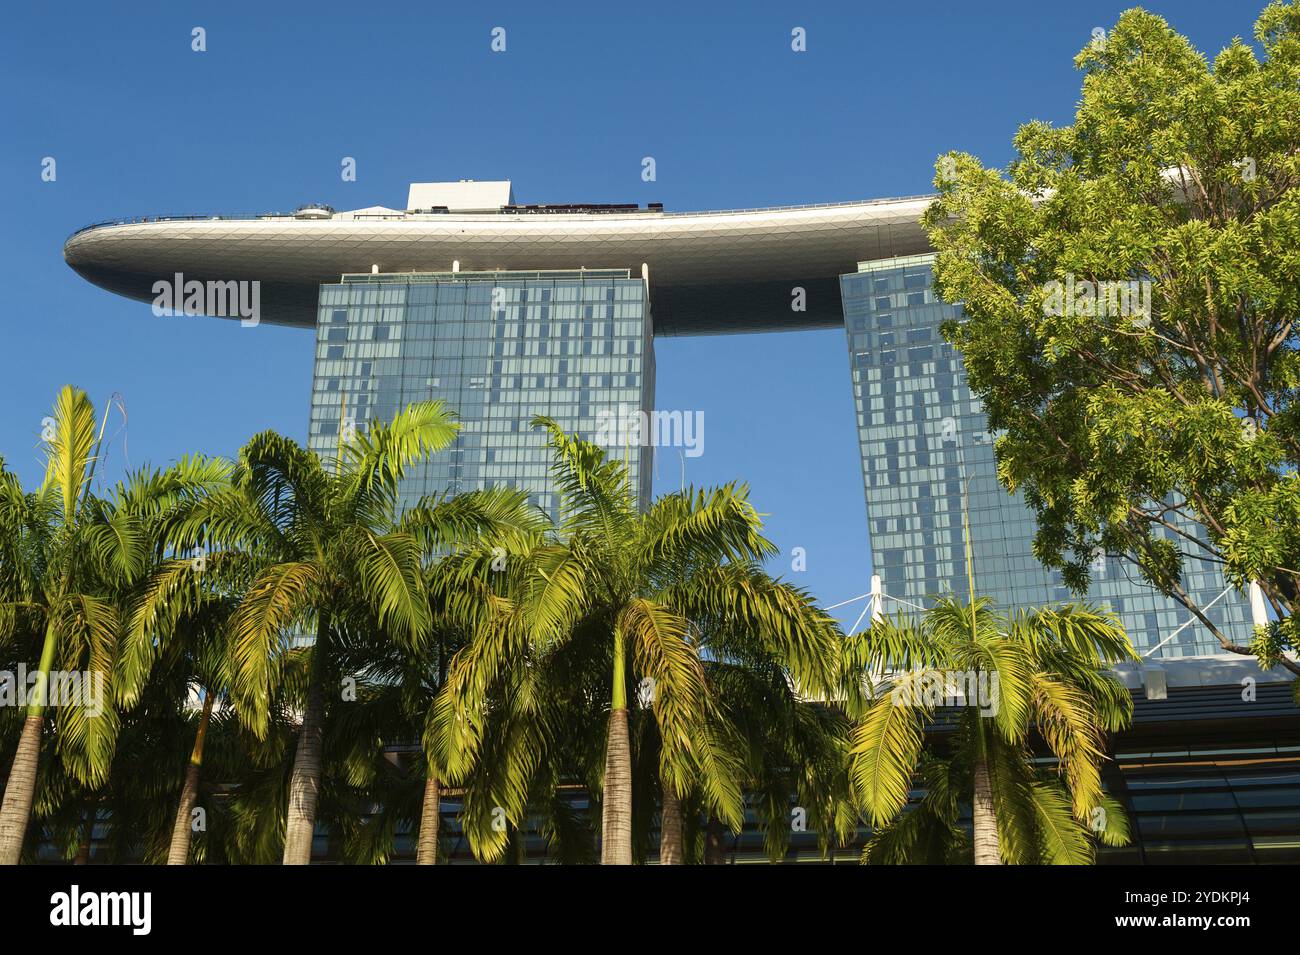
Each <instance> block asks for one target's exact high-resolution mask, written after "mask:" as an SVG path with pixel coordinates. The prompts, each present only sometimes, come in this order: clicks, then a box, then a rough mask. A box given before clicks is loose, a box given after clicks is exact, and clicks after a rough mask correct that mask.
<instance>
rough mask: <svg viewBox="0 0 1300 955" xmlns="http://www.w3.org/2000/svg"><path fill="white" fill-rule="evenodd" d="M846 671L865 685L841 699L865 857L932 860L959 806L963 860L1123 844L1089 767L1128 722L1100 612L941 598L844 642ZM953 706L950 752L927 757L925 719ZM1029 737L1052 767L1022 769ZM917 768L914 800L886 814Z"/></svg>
mask: <svg viewBox="0 0 1300 955" xmlns="http://www.w3.org/2000/svg"><path fill="white" fill-rule="evenodd" d="M846 653H847V656H848V661H849V663H848V671H849V672H851V673H855V674H858V675H859V677H861V678H862V679H864V680H866V681H867V682H870V674H873V673H875V674H881V673H883V674H885V675H884V676H883V677H881V678H880V679H879V680H877V681H876V682H875V683H874V685H871V686H869V687H868V688H867V689H866V690H865V691H862V692H860V693H859V692H858V691H853V692H851V693H850V707H851V711H852V712H854V714H855V716H856V717H857V719H856V724H855V726H854V728H853V733H852V741H851V748H850V754H849V758H850V763H849V772H850V780H851V785H852V791H853V795H854V797H855V799H856V801H857V803H858V805H859V806H860V807H861V808H862V810H863V811H864V812H865V814H866V816H867V819H868V821H869V822H870V823H871V824H872V825H873V826H875V827H878V828H879V829H880V830H881V831H879V832H878V833H877V834H876V836H875V837H874V839H873V841H872V843H871V845H870V846H869V848H868V852H867V856H868V858H871V859H874V860H877V861H880V860H888V861H901V860H902V859H905V858H907V857H909V855H910V854H911V853H913V852H920V853H922V854H928V857H930V858H933V857H934V853H936V852H938V853H939V854H940V855H942V854H944V853H945V852H947V851H949V850H950V849H951V848H952V845H953V843H954V841H955V839H956V819H957V808H956V807H957V803H958V801H960V799H962V798H964V797H967V796H968V797H969V799H970V801H971V805H972V824H973V839H972V842H973V853H974V862H975V864H977V865H996V864H999V863H1000V862H1004V861H1005V862H1011V863H1025V862H1035V861H1046V862H1051V863H1076V864H1077V863H1083V862H1088V861H1090V860H1091V858H1092V840H1091V839H1090V838H1089V834H1090V833H1091V834H1094V835H1097V836H1098V837H1099V838H1100V839H1101V840H1102V841H1103V842H1107V843H1108V844H1123V842H1124V841H1126V840H1127V830H1126V826H1125V822H1124V817H1123V812H1122V810H1121V809H1120V807H1119V805H1118V803H1116V802H1115V801H1114V800H1111V799H1109V797H1107V796H1106V794H1105V792H1104V790H1103V789H1102V784H1101V771H1100V766H1101V763H1102V762H1103V760H1104V759H1105V734H1107V733H1112V732H1115V731H1117V730H1120V729H1122V728H1123V727H1124V726H1126V725H1127V723H1128V721H1129V719H1130V717H1131V713H1132V701H1131V699H1130V697H1129V694H1128V692H1127V691H1126V690H1125V689H1124V687H1123V686H1122V685H1121V684H1120V683H1119V682H1118V681H1117V680H1116V679H1115V678H1114V676H1113V675H1112V674H1111V672H1110V671H1109V669H1108V665H1109V664H1112V663H1116V662H1119V661H1121V660H1131V659H1134V658H1135V654H1134V652H1133V649H1132V646H1131V645H1130V643H1129V640H1128V638H1127V636H1126V635H1125V634H1124V631H1123V629H1122V628H1121V627H1120V625H1119V623H1118V621H1117V620H1116V618H1115V617H1114V615H1113V614H1111V613H1110V612H1108V611H1101V610H1097V609H1094V608H1091V607H1086V606H1076V605H1064V606H1060V607H1054V608H1049V609H1042V610H1035V611H1018V612H1015V613H1012V614H999V613H997V612H996V611H995V610H994V608H993V607H992V605H991V604H990V602H989V601H988V600H987V599H985V598H978V599H976V600H974V601H973V602H972V603H969V604H967V603H963V602H961V601H959V600H958V599H957V598H955V597H953V596H951V595H947V596H944V597H942V598H940V599H939V600H938V601H937V603H936V604H935V605H934V606H933V607H932V608H931V609H930V610H929V611H927V612H926V614H925V615H924V617H923V618H922V619H921V620H920V621H919V622H916V623H911V622H907V621H905V620H901V619H900V620H898V621H888V620H882V621H878V622H877V623H875V624H874V625H873V626H872V627H871V629H870V630H868V631H867V632H866V633H864V634H862V635H861V636H859V637H855V638H853V639H852V640H850V641H849V642H848V644H847V645H846ZM945 702H947V703H953V702H956V703H957V707H956V709H957V716H956V724H957V729H956V732H955V734H953V736H952V739H951V742H950V746H949V748H950V750H951V754H950V755H948V756H947V757H939V756H936V755H934V754H932V753H927V752H926V749H925V746H926V742H925V740H926V732H927V728H928V727H929V724H930V723H931V721H932V720H933V719H934V718H935V717H936V715H937V714H938V711H939V710H940V708H941V707H943V705H944V704H945ZM1035 734H1036V735H1037V736H1038V737H1040V738H1041V740H1042V742H1043V744H1045V746H1046V748H1047V751H1048V752H1049V753H1050V754H1051V756H1052V757H1054V759H1055V763H1056V768H1055V770H1054V771H1052V772H1050V773H1044V772H1041V771H1039V770H1038V769H1036V768H1035V764H1034V753H1033V749H1032V744H1033V737H1034V736H1035ZM918 770H920V771H921V773H922V775H923V777H924V779H925V780H926V783H927V795H926V797H925V799H923V800H922V802H921V804H920V806H919V807H918V808H917V809H915V810H913V811H912V812H910V813H908V814H907V815H906V816H903V818H902V819H900V818H899V816H900V813H902V812H903V810H904V808H905V807H906V805H907V800H908V790H909V789H910V788H911V786H912V781H913V778H914V777H915V776H916V774H917V773H918Z"/></svg>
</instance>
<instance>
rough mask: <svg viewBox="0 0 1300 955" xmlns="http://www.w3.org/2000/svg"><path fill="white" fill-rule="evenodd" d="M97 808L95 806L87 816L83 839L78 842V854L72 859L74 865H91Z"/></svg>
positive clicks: (82, 832)
mask: <svg viewBox="0 0 1300 955" xmlns="http://www.w3.org/2000/svg"><path fill="white" fill-rule="evenodd" d="M96 815H97V810H96V809H95V807H94V806H91V807H90V811H89V813H88V814H87V816H86V824H85V825H84V826H82V828H81V841H80V842H78V843H77V855H76V857H75V858H74V859H73V860H72V864H73V865H90V843H91V840H92V839H93V838H94V837H95V816H96Z"/></svg>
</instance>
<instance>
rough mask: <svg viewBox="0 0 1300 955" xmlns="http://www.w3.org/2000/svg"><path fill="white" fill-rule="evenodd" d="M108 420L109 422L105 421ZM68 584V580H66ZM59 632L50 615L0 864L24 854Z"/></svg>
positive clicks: (7, 807)
mask: <svg viewBox="0 0 1300 955" xmlns="http://www.w3.org/2000/svg"><path fill="white" fill-rule="evenodd" d="M104 420H105V421H107V420H108V419H107V418H105V419H104ZM65 583H66V581H65ZM57 642H58V631H56V630H55V629H54V617H53V615H52V614H51V615H50V619H49V622H47V623H46V625H45V642H44V643H43V644H42V646H41V662H40V664H39V665H38V666H37V670H36V685H35V686H34V687H33V688H32V699H31V702H30V703H29V704H28V707H27V719H26V720H25V721H24V722H23V731H22V734H21V735H20V736H19V737H18V749H17V750H16V751H15V752H14V762H13V765H12V766H11V767H10V768H9V779H8V780H6V782H5V798H4V803H3V804H2V805H0V865H17V864H18V860H19V858H20V857H21V856H22V854H23V839H24V838H25V837H26V836H27V822H28V820H29V819H30V818H31V815H32V797H33V796H34V795H35V793H36V768H37V766H38V764H39V763H40V761H41V732H42V730H43V729H44V728H45V694H46V692H47V688H48V685H49V678H50V677H49V674H50V670H51V669H52V668H53V666H54V645H55V644H56V643H57Z"/></svg>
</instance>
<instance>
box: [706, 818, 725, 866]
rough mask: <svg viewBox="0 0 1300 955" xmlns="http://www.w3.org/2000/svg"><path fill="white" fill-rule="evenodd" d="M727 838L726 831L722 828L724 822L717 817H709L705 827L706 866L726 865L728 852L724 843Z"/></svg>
mask: <svg viewBox="0 0 1300 955" xmlns="http://www.w3.org/2000/svg"><path fill="white" fill-rule="evenodd" d="M725 838H726V835H725V830H724V829H723V827H722V820H720V819H718V818H717V817H716V816H709V821H708V823H707V824H706V825H705V827H704V864H705V865H726V864H727V850H726V848H725V847H724V846H723V844H722V841H723V839H725Z"/></svg>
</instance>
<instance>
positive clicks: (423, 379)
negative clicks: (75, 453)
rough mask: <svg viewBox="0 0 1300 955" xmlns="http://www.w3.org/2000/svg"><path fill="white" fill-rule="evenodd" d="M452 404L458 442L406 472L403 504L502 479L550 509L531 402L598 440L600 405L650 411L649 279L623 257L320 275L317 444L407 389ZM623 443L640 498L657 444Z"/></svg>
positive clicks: (376, 415)
mask: <svg viewBox="0 0 1300 955" xmlns="http://www.w3.org/2000/svg"><path fill="white" fill-rule="evenodd" d="M436 399H441V400H442V401H444V402H446V403H447V405H448V406H449V407H450V408H451V409H452V410H453V411H455V412H456V414H457V416H458V418H459V420H460V422H461V432H460V434H459V436H458V437H457V439H456V442H455V444H454V445H452V446H451V447H450V448H448V449H446V450H444V451H441V452H439V453H437V454H434V455H432V456H431V457H430V458H429V459H428V460H427V461H426V462H424V463H422V464H419V465H417V466H416V467H414V468H413V469H412V470H411V471H409V472H408V475H407V478H406V481H405V483H404V486H403V489H402V500H401V504H402V505H409V504H411V503H413V502H414V501H416V500H418V499H419V498H420V497H421V496H422V495H424V494H430V493H434V492H440V491H453V492H456V491H462V490H470V489H474V488H483V487H491V486H499V485H506V486H511V487H517V488H521V489H524V490H526V491H528V492H529V495H530V498H531V500H532V501H533V503H535V504H537V505H538V506H540V507H543V508H545V509H546V510H548V511H550V512H551V513H552V514H554V513H555V509H556V506H557V500H556V495H555V494H554V492H553V491H552V489H551V486H550V481H549V466H550V453H549V451H548V450H547V448H546V437H545V435H544V433H543V432H542V431H541V430H539V429H535V428H533V427H532V426H531V424H530V422H531V420H532V418H533V416H534V415H539V414H540V415H548V416H550V417H552V418H554V419H555V420H556V421H557V422H558V423H559V425H560V427H562V428H563V429H564V430H565V431H567V432H570V433H572V432H577V433H579V434H581V435H583V436H584V437H587V438H591V439H593V440H599V434H598V431H599V423H600V420H601V417H602V416H604V415H619V414H627V413H630V412H636V411H646V412H648V411H649V410H650V409H651V408H652V407H653V403H654V350H653V345H652V342H651V319H650V309H649V300H648V298H647V295H646V287H645V283H644V282H643V281H642V280H641V279H640V278H632V277H631V276H630V274H629V272H628V271H627V270H626V269H608V270H600V271H574V272H446V273H411V274H375V275H345V276H343V278H342V281H340V282H338V283H336V284H330V285H322V286H321V289H320V300H319V313H318V319H317V325H316V364H315V376H314V379H313V384H312V399H311V422H310V432H309V439H308V441H309V446H310V447H311V448H312V449H313V450H315V451H317V452H319V453H321V454H322V455H332V454H334V453H335V452H336V449H337V447H338V442H339V436H340V433H341V432H342V431H343V430H344V429H346V428H347V427H348V426H349V425H352V426H354V427H356V428H357V429H359V430H362V431H364V429H365V427H366V424H367V423H368V422H370V421H373V420H381V421H382V420H390V419H391V418H392V417H393V415H394V414H396V413H397V411H398V410H399V409H400V408H402V407H404V406H405V405H407V404H409V403H410V402H413V401H428V400H436ZM609 453H611V454H617V455H620V456H626V457H627V460H628V465H629V471H630V477H631V480H632V486H633V488H634V489H636V491H637V494H638V496H639V499H640V501H641V503H642V504H644V503H646V502H647V501H648V500H649V497H650V481H651V477H652V466H651V458H650V454H651V449H650V448H648V447H633V448H627V449H618V448H610V449H609Z"/></svg>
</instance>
